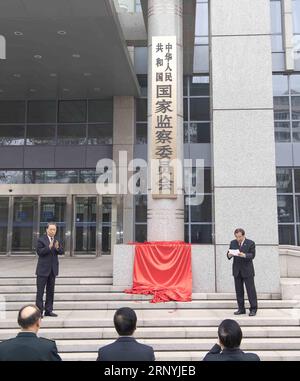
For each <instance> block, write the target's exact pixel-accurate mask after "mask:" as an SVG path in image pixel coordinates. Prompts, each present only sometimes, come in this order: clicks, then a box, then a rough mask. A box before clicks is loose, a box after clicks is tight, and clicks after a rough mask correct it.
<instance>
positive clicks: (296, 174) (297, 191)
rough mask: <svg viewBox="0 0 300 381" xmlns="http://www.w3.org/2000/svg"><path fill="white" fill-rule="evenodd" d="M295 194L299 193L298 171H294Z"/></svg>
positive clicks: (299, 179)
mask: <svg viewBox="0 0 300 381" xmlns="http://www.w3.org/2000/svg"><path fill="white" fill-rule="evenodd" d="M295 192H296V193H300V169H295Z"/></svg>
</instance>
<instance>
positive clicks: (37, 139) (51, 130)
mask: <svg viewBox="0 0 300 381" xmlns="http://www.w3.org/2000/svg"><path fill="white" fill-rule="evenodd" d="M45 144H47V145H53V144H55V126H53V125H52V126H51V125H43V126H40V125H28V126H27V137H26V145H45Z"/></svg>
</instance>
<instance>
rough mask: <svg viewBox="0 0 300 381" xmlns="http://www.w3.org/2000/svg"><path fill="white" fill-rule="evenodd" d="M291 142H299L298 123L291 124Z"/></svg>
mask: <svg viewBox="0 0 300 381" xmlns="http://www.w3.org/2000/svg"><path fill="white" fill-rule="evenodd" d="M293 141H294V142H297V143H298V142H300V122H293Z"/></svg>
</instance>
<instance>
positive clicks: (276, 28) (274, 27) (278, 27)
mask: <svg viewBox="0 0 300 381" xmlns="http://www.w3.org/2000/svg"><path fill="white" fill-rule="evenodd" d="M281 32H282V13H281V1H280V0H278V1H271V33H272V34H275V33H281Z"/></svg>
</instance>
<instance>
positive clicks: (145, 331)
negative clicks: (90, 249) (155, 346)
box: [0, 327, 300, 341]
mask: <svg viewBox="0 0 300 381" xmlns="http://www.w3.org/2000/svg"><path fill="white" fill-rule="evenodd" d="M18 332H19V330H18V329H0V341H2V340H7V339H9V338H10V337H13V336H15V335H16V334H17V333H18ZM217 335H218V328H217V327H156V328H152V327H140V328H139V329H138V330H137V331H136V333H135V337H136V338H137V339H152V338H160V339H162V338H164V339H175V338H176V339H177V338H180V339H184V338H192V339H197V338H199V337H201V338H208V339H216V337H217ZM39 336H41V337H45V338H47V339H51V340H81V339H83V340H85V339H97V340H101V339H109V340H116V339H117V333H116V331H115V329H114V328H113V327H94V328H86V327H83V328H41V330H40V331H39ZM243 337H244V338H289V337H290V338H300V327H298V328H297V327H280V330H279V329H278V327H243Z"/></svg>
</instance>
